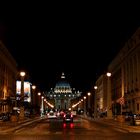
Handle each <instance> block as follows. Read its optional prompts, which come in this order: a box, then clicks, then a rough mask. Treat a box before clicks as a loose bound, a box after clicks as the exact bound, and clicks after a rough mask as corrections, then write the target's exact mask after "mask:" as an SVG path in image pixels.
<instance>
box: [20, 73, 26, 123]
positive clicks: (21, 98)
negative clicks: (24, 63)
mask: <svg viewBox="0 0 140 140" xmlns="http://www.w3.org/2000/svg"><path fill="white" fill-rule="evenodd" d="M20 76H21V94H20V95H21V97H20V114H19V118H20V119H21V120H22V119H24V77H25V72H23V71H22V72H20Z"/></svg>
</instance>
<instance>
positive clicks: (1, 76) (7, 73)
mask: <svg viewBox="0 0 140 140" xmlns="http://www.w3.org/2000/svg"><path fill="white" fill-rule="evenodd" d="M16 76H17V64H16V61H15V60H14V58H13V57H12V56H11V54H10V53H9V51H8V50H7V49H6V47H5V46H4V44H3V43H2V42H1V41H0V113H3V112H10V111H11V109H12V105H13V104H14V102H15V95H16Z"/></svg>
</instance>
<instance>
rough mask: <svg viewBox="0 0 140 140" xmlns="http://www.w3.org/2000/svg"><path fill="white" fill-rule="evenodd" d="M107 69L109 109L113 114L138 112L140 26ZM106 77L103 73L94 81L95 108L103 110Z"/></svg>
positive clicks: (139, 93)
mask: <svg viewBox="0 0 140 140" xmlns="http://www.w3.org/2000/svg"><path fill="white" fill-rule="evenodd" d="M108 71H109V72H111V77H110V80H111V82H110V86H111V106H110V109H111V110H112V113H113V115H120V114H122V113H123V112H132V113H135V114H140V28H138V29H137V30H136V32H135V33H134V34H133V35H132V36H131V38H130V39H129V40H128V41H127V42H126V43H125V45H124V47H123V48H122V49H121V50H120V52H119V53H118V54H117V55H116V57H115V58H114V59H113V60H112V62H111V63H110V64H109V66H108ZM106 78H107V77H106V75H105V74H103V75H101V76H100V77H99V78H98V79H97V81H96V85H97V87H98V89H97V90H96V95H97V97H96V100H95V101H96V103H97V106H96V107H95V109H96V110H98V109H99V110H100V109H103V110H104V109H105V107H106V106H107V79H106ZM102 99H103V102H102ZM102 107H103V108H102Z"/></svg>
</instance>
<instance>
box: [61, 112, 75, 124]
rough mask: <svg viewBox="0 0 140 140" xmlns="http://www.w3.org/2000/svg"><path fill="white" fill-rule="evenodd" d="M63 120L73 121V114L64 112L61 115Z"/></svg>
mask: <svg viewBox="0 0 140 140" xmlns="http://www.w3.org/2000/svg"><path fill="white" fill-rule="evenodd" d="M63 122H73V115H72V113H71V112H66V113H65V114H64V116H63Z"/></svg>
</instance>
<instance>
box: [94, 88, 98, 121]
mask: <svg viewBox="0 0 140 140" xmlns="http://www.w3.org/2000/svg"><path fill="white" fill-rule="evenodd" d="M97 88H98V87H97V86H94V118H97V99H96V94H97V93H96V90H97Z"/></svg>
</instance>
